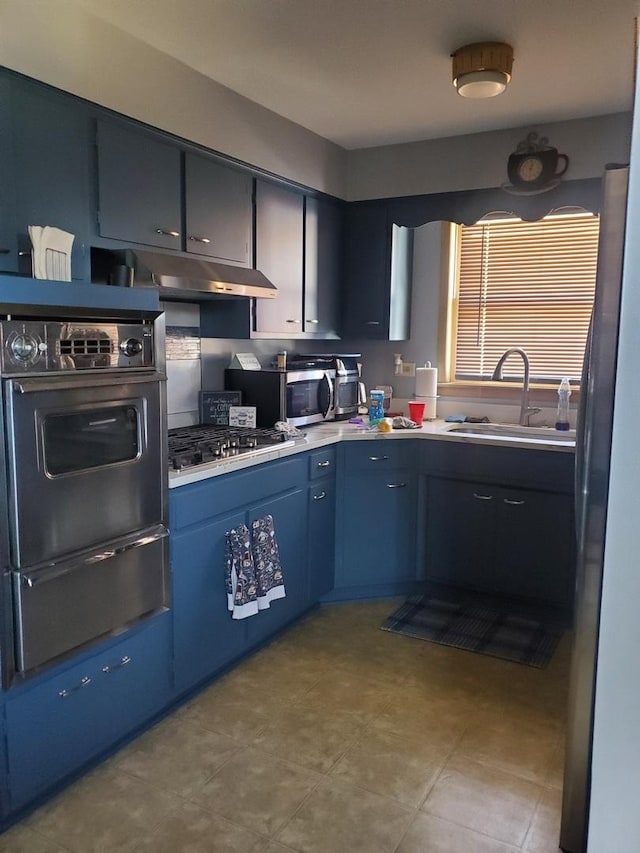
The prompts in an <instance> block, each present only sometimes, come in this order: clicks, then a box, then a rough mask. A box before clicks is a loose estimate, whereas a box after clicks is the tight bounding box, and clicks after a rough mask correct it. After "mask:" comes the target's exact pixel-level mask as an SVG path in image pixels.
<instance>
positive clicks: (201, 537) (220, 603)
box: [171, 512, 247, 692]
mask: <svg viewBox="0 0 640 853" xmlns="http://www.w3.org/2000/svg"><path fill="white" fill-rule="evenodd" d="M245 520H246V513H245V512H236V513H233V514H231V515H225V516H223V517H222V518H217V519H215V520H213V521H207V522H205V523H204V524H201V525H198V526H197V527H195V528H193V529H188V530H185V531H176V532H175V533H174V535H172V538H171V564H172V569H173V571H172V575H173V619H174V655H175V686H176V689H177V690H178V691H179V692H183V691H185V690H187V689H188V688H189V687H193V686H194V685H196V684H198V683H200V682H201V681H204V680H205V679H206V678H209V677H210V676H211V675H212V673H214V672H216V671H217V670H219V669H221V668H222V667H223V666H225V665H227V664H228V663H230V662H231V661H232V660H233V659H234V658H237V657H240V655H242V654H243V653H244V652H245V651H246V648H247V623H246V620H237V619H232V618H231V614H230V613H229V609H228V605H227V591H226V587H225V547H226V534H227V532H228V531H229V530H232V529H233V528H234V527H237V526H238V525H240V524H244V523H245Z"/></svg>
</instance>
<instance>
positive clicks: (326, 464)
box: [309, 445, 336, 480]
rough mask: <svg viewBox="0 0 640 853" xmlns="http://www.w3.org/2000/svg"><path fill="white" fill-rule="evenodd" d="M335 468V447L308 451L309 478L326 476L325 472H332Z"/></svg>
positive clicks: (315, 478) (314, 478)
mask: <svg viewBox="0 0 640 853" xmlns="http://www.w3.org/2000/svg"><path fill="white" fill-rule="evenodd" d="M335 470H336V448H335V445H332V446H331V447H323V448H322V450H315V451H313V453H309V479H310V480H317V479H318V478H319V477H326V476H327V474H332V473H333V472H334V471H335Z"/></svg>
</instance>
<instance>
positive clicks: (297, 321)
mask: <svg viewBox="0 0 640 853" xmlns="http://www.w3.org/2000/svg"><path fill="white" fill-rule="evenodd" d="M299 322H300V320H287V323H299Z"/></svg>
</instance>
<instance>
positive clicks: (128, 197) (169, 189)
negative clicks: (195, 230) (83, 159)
mask: <svg viewBox="0 0 640 853" xmlns="http://www.w3.org/2000/svg"><path fill="white" fill-rule="evenodd" d="M180 157H181V152H180V149H179V148H177V147H176V146H174V145H171V144H170V143H166V142H162V141H160V140H159V139H158V138H157V137H156V136H153V135H151V134H149V133H145V132H144V131H142V130H138V129H137V128H135V129H131V128H128V127H125V126H123V125H121V124H117V123H115V122H108V121H101V120H99V121H98V206H99V218H98V223H99V224H98V228H99V232H100V235H101V236H102V237H111V238H114V239H116V240H126V241H127V242H128V243H143V244H144V245H147V246H158V247H161V248H164V249H180V248H181V246H182V223H181V215H180V214H181V169H180Z"/></svg>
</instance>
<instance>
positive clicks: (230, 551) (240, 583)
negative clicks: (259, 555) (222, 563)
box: [225, 524, 258, 619]
mask: <svg viewBox="0 0 640 853" xmlns="http://www.w3.org/2000/svg"><path fill="white" fill-rule="evenodd" d="M226 551H227V553H226V572H225V582H226V587H227V606H228V608H229V610H230V611H231V618H232V619H246V618H247V616H254V615H255V614H256V613H257V612H258V588H257V585H256V573H255V569H254V565H253V555H252V553H251V539H250V536H249V528H248V527H247V525H246V524H240V525H239V526H238V527H237V528H235V529H234V530H229V531H228V533H227V547H226Z"/></svg>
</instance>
